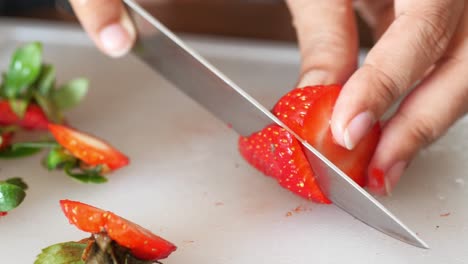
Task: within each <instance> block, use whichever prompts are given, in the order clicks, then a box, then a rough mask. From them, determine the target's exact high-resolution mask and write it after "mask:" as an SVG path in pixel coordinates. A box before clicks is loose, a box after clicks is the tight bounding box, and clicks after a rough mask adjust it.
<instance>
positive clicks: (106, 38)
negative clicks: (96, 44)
mask: <svg viewBox="0 0 468 264" xmlns="http://www.w3.org/2000/svg"><path fill="white" fill-rule="evenodd" d="M134 35H135V29H134V28H133V25H132V23H131V21H130V19H129V18H128V15H126V14H125V15H123V16H122V19H121V21H120V23H115V24H111V25H109V26H107V27H105V28H104V29H102V30H101V32H100V33H99V38H100V40H101V44H102V47H103V48H104V49H105V50H106V52H107V53H108V54H109V55H110V56H112V57H120V56H123V55H125V54H126V53H127V52H128V51H129V50H130V48H131V47H132V44H133V43H132V39H133V38H134Z"/></svg>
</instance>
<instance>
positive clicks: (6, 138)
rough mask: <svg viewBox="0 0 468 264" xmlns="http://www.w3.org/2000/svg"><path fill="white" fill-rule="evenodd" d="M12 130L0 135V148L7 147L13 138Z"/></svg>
mask: <svg viewBox="0 0 468 264" xmlns="http://www.w3.org/2000/svg"><path fill="white" fill-rule="evenodd" d="M13 135H14V133H13V132H3V133H2V134H1V135H0V138H1V140H0V150H2V149H5V148H7V147H8V146H10V145H11V141H12V140H13Z"/></svg>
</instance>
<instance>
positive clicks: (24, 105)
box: [9, 100, 29, 119]
mask: <svg viewBox="0 0 468 264" xmlns="http://www.w3.org/2000/svg"><path fill="white" fill-rule="evenodd" d="M9 103H10V108H11V110H12V111H13V113H15V115H17V116H18V117H19V118H20V119H23V117H24V114H25V113H26V109H28V104H29V102H28V101H26V100H9Z"/></svg>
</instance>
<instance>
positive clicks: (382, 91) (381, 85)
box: [363, 63, 404, 105]
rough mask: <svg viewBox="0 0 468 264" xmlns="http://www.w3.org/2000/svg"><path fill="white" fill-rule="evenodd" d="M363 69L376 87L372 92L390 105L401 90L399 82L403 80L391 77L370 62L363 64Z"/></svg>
mask: <svg viewBox="0 0 468 264" xmlns="http://www.w3.org/2000/svg"><path fill="white" fill-rule="evenodd" d="M363 69H366V70H367V72H368V73H367V74H368V76H372V79H371V82H372V86H373V87H376V89H375V91H374V92H375V93H376V96H377V97H379V99H381V100H383V101H384V102H385V103H386V104H387V105H390V104H391V103H393V102H394V101H395V100H396V99H398V97H400V95H401V94H402V92H403V91H402V90H403V89H402V88H400V87H401V85H400V84H401V83H404V82H403V81H401V80H399V79H398V78H395V77H391V76H390V74H388V73H386V72H385V71H384V70H382V69H380V68H379V67H378V66H375V65H373V64H370V63H367V64H364V65H363Z"/></svg>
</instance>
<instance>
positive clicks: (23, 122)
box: [0, 100, 49, 130]
mask: <svg viewBox="0 0 468 264" xmlns="http://www.w3.org/2000/svg"><path fill="white" fill-rule="evenodd" d="M48 124H49V120H48V119H47V116H46V115H45V113H44V111H42V109H41V108H40V107H39V106H38V105H36V104H30V105H29V106H28V108H27V109H26V113H25V114H24V117H23V118H22V119H20V118H19V117H18V116H17V115H16V114H15V113H14V112H13V111H12V109H11V107H10V103H9V102H8V101H5V100H3V101H0V126H11V125H18V126H21V127H22V128H24V129H28V130H47V125H48Z"/></svg>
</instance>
